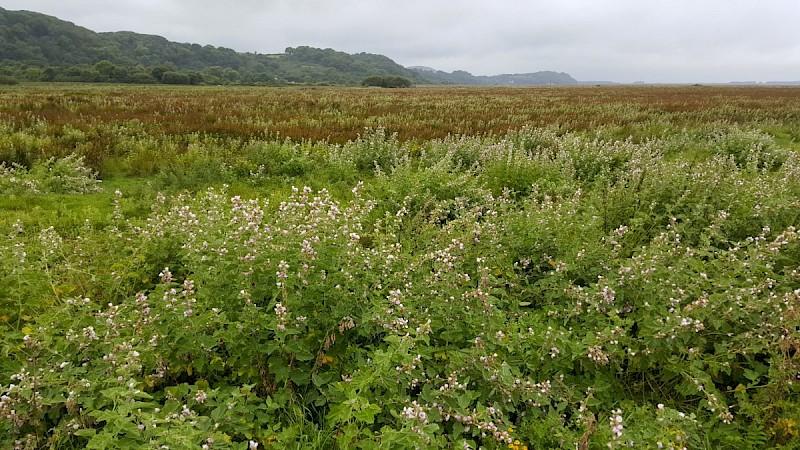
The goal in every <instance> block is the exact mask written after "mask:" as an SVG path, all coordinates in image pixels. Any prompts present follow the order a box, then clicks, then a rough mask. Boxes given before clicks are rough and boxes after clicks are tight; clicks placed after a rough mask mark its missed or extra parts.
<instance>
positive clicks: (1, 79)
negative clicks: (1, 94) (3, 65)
mask: <svg viewBox="0 0 800 450" xmlns="http://www.w3.org/2000/svg"><path fill="white" fill-rule="evenodd" d="M14 84H19V81H18V80H17V79H16V78H13V77H9V76H7V75H0V86H2V85H5V86H10V85H14Z"/></svg>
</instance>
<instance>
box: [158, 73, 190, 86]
mask: <svg viewBox="0 0 800 450" xmlns="http://www.w3.org/2000/svg"><path fill="white" fill-rule="evenodd" d="M161 82H162V83H164V84H192V79H191V78H190V77H189V75H187V74H185V73H181V72H164V74H163V75H161Z"/></svg>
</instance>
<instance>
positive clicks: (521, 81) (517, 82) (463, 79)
mask: <svg viewBox="0 0 800 450" xmlns="http://www.w3.org/2000/svg"><path fill="white" fill-rule="evenodd" d="M409 69H412V70H415V71H416V72H417V73H419V74H420V75H421V76H423V77H425V78H428V79H430V80H432V81H435V82H438V83H445V84H478V85H486V86H539V85H550V84H553V85H568V84H578V81H577V80H576V79H574V78H572V77H571V76H569V74H566V73H563V72H551V71H542V72H533V73H515V74H503V75H492V76H485V75H473V74H471V73H469V72H465V71H463V70H456V71H454V72H451V73H447V72H443V71H441V70H435V69H432V68H430V67H422V66H416V67H409Z"/></svg>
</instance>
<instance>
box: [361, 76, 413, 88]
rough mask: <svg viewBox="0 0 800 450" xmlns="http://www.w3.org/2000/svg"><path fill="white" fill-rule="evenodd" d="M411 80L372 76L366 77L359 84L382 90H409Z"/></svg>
mask: <svg viewBox="0 0 800 450" xmlns="http://www.w3.org/2000/svg"><path fill="white" fill-rule="evenodd" d="M411 84H412V83H411V80H409V79H408V78H403V77H396V76H394V77H393V76H386V77H381V76H372V77H367V78H365V79H364V81H362V82H361V85H362V86H376V87H383V88H409V87H411Z"/></svg>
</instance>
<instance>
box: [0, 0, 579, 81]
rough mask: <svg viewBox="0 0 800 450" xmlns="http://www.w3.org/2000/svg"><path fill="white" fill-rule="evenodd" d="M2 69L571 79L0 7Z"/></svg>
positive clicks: (75, 76)
mask: <svg viewBox="0 0 800 450" xmlns="http://www.w3.org/2000/svg"><path fill="white" fill-rule="evenodd" d="M0 76H6V77H11V78H14V79H18V80H27V81H93V82H119V83H159V82H160V83H174V84H264V85H281V84H337V85H357V84H360V83H361V82H362V81H363V80H365V79H366V78H369V77H401V78H405V79H408V80H410V81H411V82H412V83H417V84H479V85H539V84H576V83H577V82H576V81H575V80H574V79H573V78H572V77H570V76H569V75H567V74H565V73H556V72H536V73H529V74H507V75H496V76H491V77H486V76H473V75H472V74H470V73H469V72H464V71H456V72H452V73H449V74H448V73H445V72H442V71H438V70H435V69H432V68H429V67H415V68H405V67H403V66H401V65H399V64H397V63H396V62H394V61H392V60H391V59H389V58H388V57H386V56H383V55H375V54H369V53H357V54H348V53H344V52H339V51H336V50H333V49H319V48H312V47H306V46H300V47H294V48H293V47H289V48H287V49H286V50H285V51H284V53H280V54H258V53H242V52H237V51H235V50H232V49H229V48H224V47H214V46H212V45H199V44H189V43H178V42H172V41H169V40H167V39H166V38H164V37H161V36H155V35H147V34H140V33H134V32H130V31H119V32H107V33H96V32H94V31H91V30H89V29H86V28H83V27H80V26H77V25H75V24H73V23H71V22H67V21H64V20H60V19H58V18H56V17H52V16H47V15H44V14H40V13H36V12H30V11H8V10H5V9H3V8H0Z"/></svg>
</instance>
